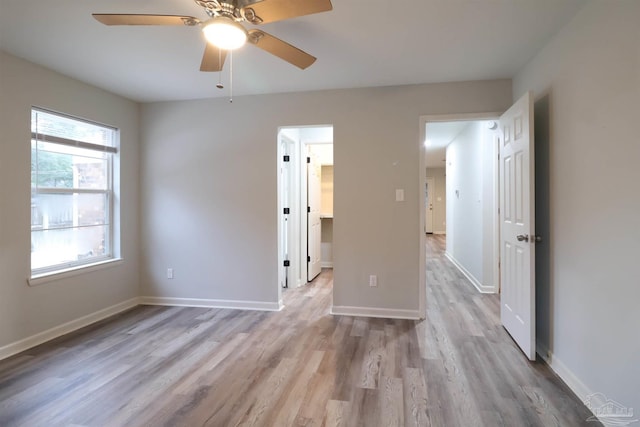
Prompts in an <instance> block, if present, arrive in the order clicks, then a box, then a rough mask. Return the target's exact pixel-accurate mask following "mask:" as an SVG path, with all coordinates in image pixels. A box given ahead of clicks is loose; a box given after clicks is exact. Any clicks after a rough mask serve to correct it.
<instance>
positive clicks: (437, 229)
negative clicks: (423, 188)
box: [427, 168, 447, 234]
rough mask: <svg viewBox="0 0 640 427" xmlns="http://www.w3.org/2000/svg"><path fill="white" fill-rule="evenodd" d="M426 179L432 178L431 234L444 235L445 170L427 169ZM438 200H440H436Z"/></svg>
mask: <svg viewBox="0 0 640 427" xmlns="http://www.w3.org/2000/svg"><path fill="white" fill-rule="evenodd" d="M427 178H433V180H434V184H435V187H436V188H435V194H434V195H433V196H432V197H433V232H434V233H435V234H444V233H445V231H446V221H447V215H446V214H447V188H446V185H445V184H446V176H445V168H427ZM438 198H439V199H440V200H438Z"/></svg>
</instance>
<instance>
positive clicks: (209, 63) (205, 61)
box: [200, 43, 227, 71]
mask: <svg viewBox="0 0 640 427" xmlns="http://www.w3.org/2000/svg"><path fill="white" fill-rule="evenodd" d="M226 57H227V51H226V50H224V49H219V48H217V47H215V46H214V45H212V44H211V43H207V45H206V46H205V48H204V55H202V63H201V64H200V71H221V70H222V67H223V66H224V60H225V59H226Z"/></svg>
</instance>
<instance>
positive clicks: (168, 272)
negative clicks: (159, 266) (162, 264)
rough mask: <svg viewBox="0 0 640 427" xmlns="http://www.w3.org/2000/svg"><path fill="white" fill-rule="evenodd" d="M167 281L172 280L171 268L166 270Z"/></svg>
mask: <svg viewBox="0 0 640 427" xmlns="http://www.w3.org/2000/svg"><path fill="white" fill-rule="evenodd" d="M167 279H173V268H167Z"/></svg>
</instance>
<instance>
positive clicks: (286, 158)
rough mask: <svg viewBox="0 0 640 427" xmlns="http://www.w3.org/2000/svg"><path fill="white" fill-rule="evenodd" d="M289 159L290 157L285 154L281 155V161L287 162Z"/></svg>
mask: <svg viewBox="0 0 640 427" xmlns="http://www.w3.org/2000/svg"><path fill="white" fill-rule="evenodd" d="M289 159H290V157H289V156H288V155H285V156H283V157H282V161H283V162H288V161H289Z"/></svg>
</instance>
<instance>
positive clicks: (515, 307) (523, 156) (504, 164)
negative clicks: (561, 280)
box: [500, 92, 536, 360]
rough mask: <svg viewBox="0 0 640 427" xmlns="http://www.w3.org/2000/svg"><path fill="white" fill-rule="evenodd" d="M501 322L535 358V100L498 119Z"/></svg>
mask: <svg viewBox="0 0 640 427" xmlns="http://www.w3.org/2000/svg"><path fill="white" fill-rule="evenodd" d="M500 130H501V132H500V136H501V138H500V254H501V255H500V256H501V269H500V270H501V273H500V274H501V280H502V284H501V285H502V292H501V294H500V316H501V319H502V324H503V325H504V327H505V329H506V330H507V331H508V332H509V334H511V337H512V338H513V339H514V341H515V342H516V343H517V344H518V345H519V346H520V348H521V349H522V351H523V352H524V353H525V354H526V355H527V357H528V358H529V359H530V360H535V358H536V343H535V339H536V333H535V330H536V328H535V323H536V319H535V314H536V311H535V246H534V245H535V224H534V219H535V216H534V212H535V204H534V196H535V192H534V152H533V94H532V93H531V92H528V93H526V94H525V95H524V96H523V97H522V98H520V99H519V100H518V101H517V102H516V103H515V104H513V106H512V107H511V108H509V110H507V112H506V113H504V114H503V115H502V117H500Z"/></svg>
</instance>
